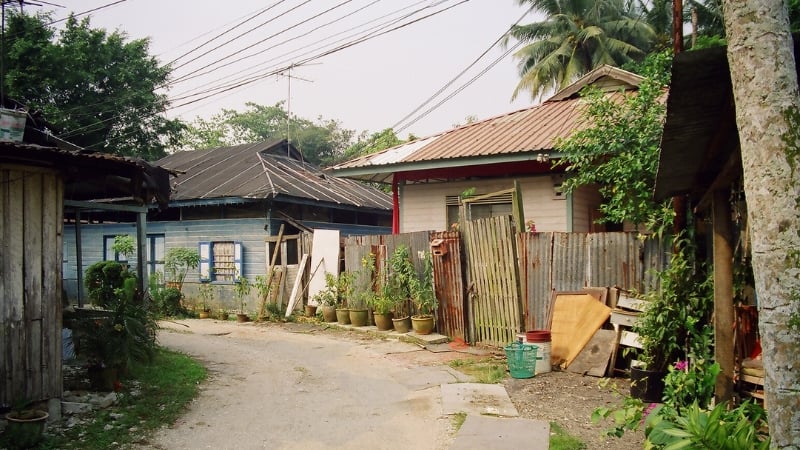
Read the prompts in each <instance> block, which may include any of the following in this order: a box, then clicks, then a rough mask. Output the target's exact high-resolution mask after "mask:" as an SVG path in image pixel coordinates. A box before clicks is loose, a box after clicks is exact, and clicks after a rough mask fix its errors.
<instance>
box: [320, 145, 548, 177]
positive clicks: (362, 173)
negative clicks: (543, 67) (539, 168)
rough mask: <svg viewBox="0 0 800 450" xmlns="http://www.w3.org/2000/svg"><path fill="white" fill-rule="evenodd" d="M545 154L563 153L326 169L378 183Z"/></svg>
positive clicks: (523, 154) (521, 154)
mask: <svg viewBox="0 0 800 450" xmlns="http://www.w3.org/2000/svg"><path fill="white" fill-rule="evenodd" d="M542 154H546V155H547V156H548V158H549V159H551V160H553V159H560V158H561V157H562V156H563V154H562V153H560V152H555V151H550V152H548V151H535V152H520V153H511V154H502V155H491V156H475V157H468V158H449V159H439V160H435V161H414V162H405V163H395V164H384V165H380V166H364V167H351V168H343V169H328V170H326V172H329V173H330V174H331V175H334V176H337V177H343V178H351V179H355V180H362V181H369V182H378V183H387V184H388V183H391V182H392V175H393V174H395V173H402V172H411V171H420V170H433V169H450V168H454V167H469V166H485V165H492V164H503V163H513V162H521V161H534V160H536V159H537V157H539V155H542Z"/></svg>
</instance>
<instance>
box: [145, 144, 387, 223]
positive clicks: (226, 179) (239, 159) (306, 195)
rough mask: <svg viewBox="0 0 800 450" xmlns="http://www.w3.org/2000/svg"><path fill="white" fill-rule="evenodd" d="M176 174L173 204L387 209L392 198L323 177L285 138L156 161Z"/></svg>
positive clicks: (369, 189) (190, 152)
mask: <svg viewBox="0 0 800 450" xmlns="http://www.w3.org/2000/svg"><path fill="white" fill-rule="evenodd" d="M156 164H158V165H159V166H161V167H164V168H165V169H168V170H172V171H175V172H179V173H180V174H179V175H178V177H177V178H176V179H175V180H174V182H173V185H172V186H173V192H172V200H174V201H182V200H197V199H208V200H211V199H221V198H229V197H238V198H246V199H268V198H276V197H292V198H297V199H306V200H313V201H318V202H323V203H328V204H338V205H347V206H356V207H363V208H372V209H381V210H391V209H392V201H391V197H390V196H389V195H387V194H385V193H383V192H381V191H379V190H377V189H374V188H372V187H369V186H365V185H363V184H361V183H359V182H356V181H353V180H348V179H344V178H338V177H333V176H330V175H327V174H324V173H322V172H321V171H320V169H319V168H318V167H316V166H314V165H313V164H310V163H308V162H305V161H302V160H301V159H300V157H299V153H298V152H297V150H295V149H294V147H291V146H288V144H287V143H286V141H285V140H274V141H265V142H259V143H255V144H243V145H237V146H233V147H222V148H216V149H211V150H195V151H185V152H178V153H175V154H172V155H170V156H167V157H166V158H163V159H161V160H159V161H157V162H156Z"/></svg>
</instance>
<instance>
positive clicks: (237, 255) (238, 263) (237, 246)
mask: <svg viewBox="0 0 800 450" xmlns="http://www.w3.org/2000/svg"><path fill="white" fill-rule="evenodd" d="M233 266H234V267H235V268H236V280H234V281H239V277H243V276H244V273H243V272H242V243H241V242H240V241H234V242H233Z"/></svg>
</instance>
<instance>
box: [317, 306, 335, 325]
mask: <svg viewBox="0 0 800 450" xmlns="http://www.w3.org/2000/svg"><path fill="white" fill-rule="evenodd" d="M320 308H321V309H322V320H324V321H325V322H336V307H335V306H331V305H322V306H321V307H320Z"/></svg>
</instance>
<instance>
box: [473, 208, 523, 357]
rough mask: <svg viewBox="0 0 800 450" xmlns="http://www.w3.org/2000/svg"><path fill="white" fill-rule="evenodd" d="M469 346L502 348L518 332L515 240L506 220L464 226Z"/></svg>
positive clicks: (508, 219) (519, 316) (506, 217)
mask: <svg viewBox="0 0 800 450" xmlns="http://www.w3.org/2000/svg"><path fill="white" fill-rule="evenodd" d="M464 235H465V240H466V248H467V260H468V263H467V266H468V273H469V278H468V279H469V283H470V302H469V303H470V308H469V310H470V313H471V314H470V321H471V323H472V331H473V332H472V333H471V337H472V342H475V343H482V344H488V345H494V346H498V347H501V346H505V345H507V344H508V343H509V342H512V341H513V340H514V339H515V338H516V334H517V333H518V332H519V331H520V330H521V326H522V323H521V308H520V301H519V284H518V269H517V257H516V238H515V236H514V234H513V227H512V225H511V220H510V218H509V217H508V216H500V217H492V218H488V219H481V220H475V221H468V222H466V224H465V232H464Z"/></svg>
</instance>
